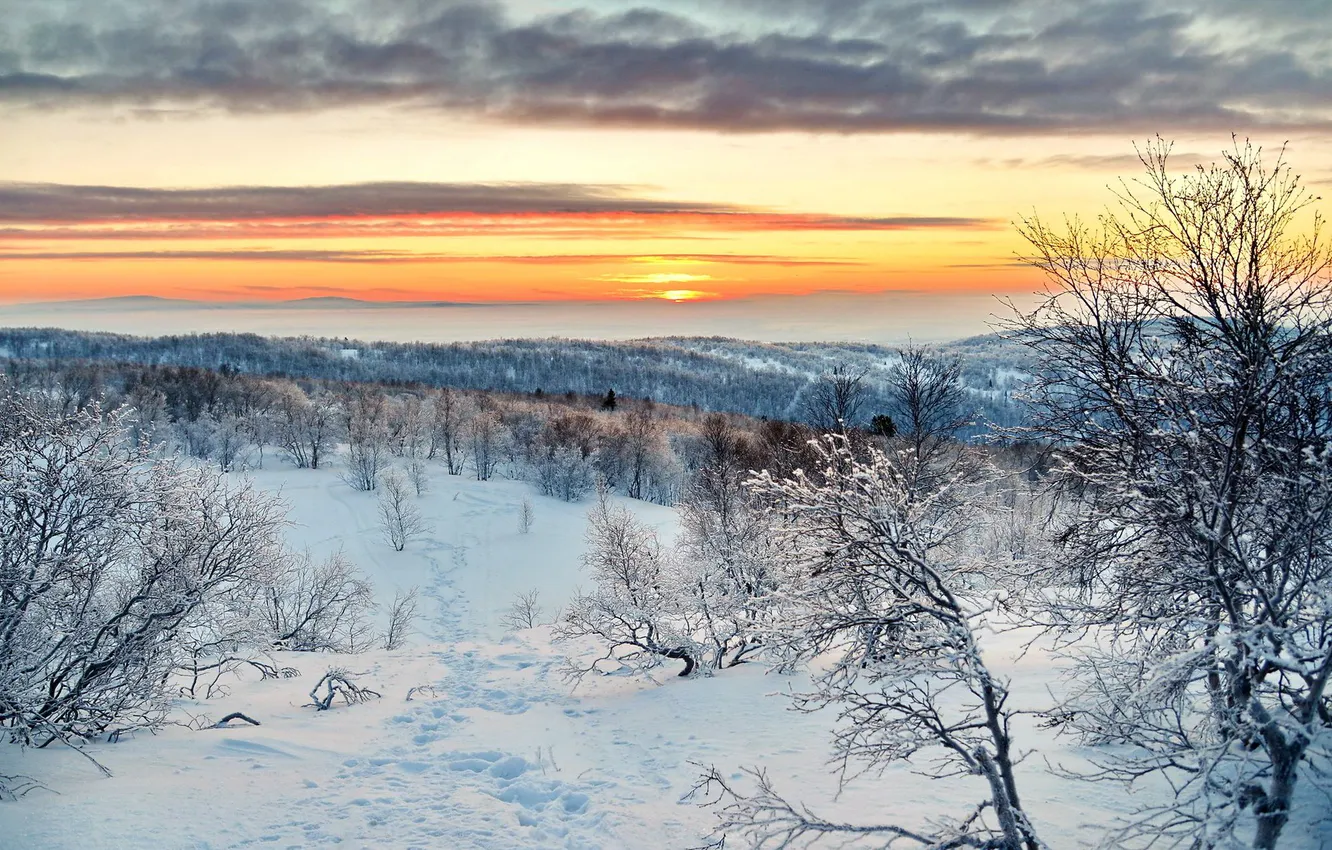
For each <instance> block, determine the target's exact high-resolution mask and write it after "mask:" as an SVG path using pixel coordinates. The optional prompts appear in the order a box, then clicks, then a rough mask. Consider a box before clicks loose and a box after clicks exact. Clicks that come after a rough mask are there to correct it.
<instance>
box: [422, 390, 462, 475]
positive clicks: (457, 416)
mask: <svg viewBox="0 0 1332 850" xmlns="http://www.w3.org/2000/svg"><path fill="white" fill-rule="evenodd" d="M471 415H472V410H471V407H470V405H468V404H466V403H465V401H464V399H462V398H460V397H459V394H458V393H457V392H455V391H454V390H452V389H450V388H449V387H444V388H443V389H441V390H440V391H439V395H437V396H435V398H434V402H433V404H432V405H431V419H430V434H429V446H430V448H429V449H428V452H427V454H428V456H429V457H431V458H436V457H439V458H443V460H444V468H445V469H446V470H448V473H449V475H461V474H462V471H463V465H464V461H465V459H466V456H467V453H466V450H465V449H464V433H465V431H464V429H465V426H466V425H467V421H468V419H470V418H471Z"/></svg>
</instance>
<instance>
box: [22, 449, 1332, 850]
mask: <svg viewBox="0 0 1332 850" xmlns="http://www.w3.org/2000/svg"><path fill="white" fill-rule="evenodd" d="M271 465H272V466H274V467H277V464H276V463H272V464H271ZM253 478H254V480H255V481H256V483H257V484H258V485H259V486H261V487H263V488H265V489H268V490H271V491H274V492H279V493H281V494H282V496H283V498H284V499H285V500H286V501H287V502H288V503H289V505H290V507H291V519H292V521H293V523H294V527H293V528H292V529H291V532H290V541H291V543H292V545H293V546H295V547H297V548H307V547H308V548H309V549H310V550H311V551H312V552H313V553H314V554H316V555H322V554H325V553H327V552H330V551H333V550H336V549H338V548H341V549H343V551H344V552H345V553H346V554H347V556H348V557H349V558H350V559H351V561H352V562H354V563H355V564H357V565H358V567H359V568H360V569H361V570H362V571H363V572H364V573H365V574H366V576H367V577H368V578H369V579H370V580H371V581H372V582H373V583H374V586H375V591H376V597H377V599H378V600H379V601H380V603H381V605H382V606H383V607H387V603H388V602H389V601H390V600H391V599H392V598H393V596H394V594H395V593H396V592H397V591H398V590H400V589H405V588H408V587H413V586H416V587H419V589H420V605H419V610H420V613H419V616H418V620H417V622H416V625H415V628H416V633H415V634H414V635H413V636H412V638H411V640H410V641H409V644H408V646H407V647H406V648H404V649H402V650H398V651H394V652H387V651H383V650H373V651H369V652H366V653H363V654H359V655H353V656H330V655H320V654H308V653H286V654H283V655H282V656H281V660H282V662H283V663H284V664H289V665H291V666H294V667H296V668H298V669H300V671H301V672H302V676H301V677H299V678H295V679H285V680H270V681H264V682H259V681H252V680H250V679H247V680H245V681H237V682H234V683H232V684H231V686H230V693H229V694H228V695H227V696H225V697H220V698H217V699H213V700H208V701H190V700H182V701H181V702H180V703H179V712H178V719H179V720H181V721H188V720H189V719H190V717H191V716H200V715H206V716H208V717H211V718H218V717H221V716H223V715H224V714H226V713H229V712H231V711H243V712H245V713H246V714H249V715H250V716H252V717H255V718H257V719H259V720H260V721H261V722H262V724H263V725H262V726H259V727H247V726H238V727H236V728H230V729H209V730H204V731H192V730H190V729H187V728H184V727H168V728H166V729H164V730H162V731H161V732H160V733H158V734H156V735H154V734H148V733H139V734H137V735H136V736H134V737H125V738H122V740H121V741H120V742H119V743H116V744H107V743H98V744H94V745H92V746H91V747H90V748H89V752H90V753H92V754H93V755H95V756H96V758H97V759H98V760H99V761H101V762H103V763H104V764H105V765H106V766H107V767H108V768H110V769H111V770H112V771H113V773H114V777H113V778H110V779H107V778H103V777H101V776H100V775H99V774H98V773H97V771H96V770H95V769H94V768H93V767H92V766H91V765H90V764H89V763H88V762H87V761H86V760H85V759H83V758H81V757H80V756H79V755H78V754H77V753H74V752H72V751H69V750H59V749H52V750H43V751H32V750H29V751H20V750H18V749H17V748H15V747H3V748H0V773H23V774H28V775H31V776H34V777H36V778H38V779H40V780H41V781H43V782H44V783H45V784H46V785H47V786H48V787H50V788H51V789H53V790H55V791H58V792H59V793H58V794H56V793H47V792H43V791H38V792H34V793H32V794H30V795H29V796H28V797H26V798H24V799H23V800H21V801H19V802H18V803H14V804H0V850H19V849H20V848H24V850H27V848H34V850H37V849H38V848H52V849H53V850H54V848H69V850H76V849H77V850H88V848H108V849H109V850H116V849H117V848H153V850H171V848H208V850H212V849H213V848H237V847H275V848H305V847H331V846H340V847H354V848H360V847H367V848H369V847H374V848H457V850H470V849H471V848H476V850H501V849H502V848H529V847H530V848H580V850H581V849H582V848H587V849H588V850H591V848H602V850H635V849H636V848H645V850H647V849H648V848H687V847H692V846H697V845H699V844H700V843H702V836H703V835H705V834H706V832H707V831H708V829H709V828H710V825H711V822H712V820H713V816H712V814H711V813H710V812H709V811H708V810H706V809H703V808H699V807H698V806H695V805H693V804H692V803H690V802H684V801H682V799H681V798H682V797H683V796H684V795H685V794H686V792H687V791H688V790H689V788H690V786H691V785H692V784H693V781H694V779H695V777H696V776H697V774H698V772H699V770H700V768H699V767H698V765H712V764H715V765H717V766H718V767H719V768H720V769H721V770H722V771H723V772H724V773H726V774H728V775H734V776H736V777H739V768H741V767H742V766H750V765H760V766H762V767H764V768H766V769H767V770H768V771H769V773H770V774H771V776H772V777H773V779H774V780H775V782H776V785H777V787H778V789H779V790H782V791H783V792H785V793H788V794H790V795H791V796H793V797H795V798H799V799H803V800H804V801H805V802H807V803H808V804H809V805H810V806H811V808H813V809H814V810H815V811H816V812H818V813H819V814H821V815H823V816H825V817H828V818H830V819H845V820H848V821H856V822H870V823H872V822H886V821H889V820H892V821H896V822H900V823H902V824H903V825H913V824H923V823H925V822H926V821H927V820H928V819H930V818H931V817H934V816H938V815H946V814H952V813H958V812H961V811H963V810H964V808H965V801H968V800H971V799H974V798H975V797H976V796H977V794H978V793H979V792H978V790H977V789H976V786H975V784H974V783H975V782H976V781H977V780H975V779H971V778H960V779H959V778H953V779H946V780H938V781H934V780H929V779H926V778H922V777H921V776H920V775H918V774H916V773H913V772H912V769H911V768H912V767H914V768H916V769H928V767H929V764H928V762H922V763H919V764H916V765H912V766H907V765H902V766H895V767H893V768H892V769H890V770H888V771H887V772H885V773H884V774H883V775H882V776H877V777H873V776H872V777H865V778H863V779H861V780H860V781H857V782H853V783H852V784H851V785H850V786H849V787H848V788H847V789H846V790H845V792H844V793H842V794H841V795H838V794H837V778H836V776H835V774H834V770H835V766H831V765H828V764H827V758H828V752H829V747H828V740H829V731H830V729H831V728H832V725H833V723H834V722H835V717H833V716H832V715H830V714H828V713H819V714H815V715H806V714H800V713H797V712H794V711H791V710H790V709H789V702H788V701H787V700H785V699H783V698H782V697H781V696H779V695H774V692H779V691H783V690H787V689H799V688H801V687H802V683H803V677H802V676H799V675H797V676H781V675H777V674H766V673H765V670H764V668H763V667H761V666H760V665H745V666H742V667H740V668H737V669H732V670H727V671H724V672H722V673H721V674H719V675H718V676H716V677H715V678H712V679H694V680H682V679H677V678H675V677H674V674H675V673H676V672H677V670H678V667H677V666H676V665H669V666H666V667H663V668H662V669H661V671H660V673H659V674H658V675H657V676H656V679H657V681H655V682H650V681H643V680H641V679H636V678H630V677H627V676H595V677H588V678H587V679H585V680H584V682H583V683H582V684H581V685H580V686H579V687H578V688H577V689H576V690H573V691H571V690H570V686H569V685H568V683H567V682H566V681H565V680H564V678H563V676H562V672H563V666H564V661H563V658H564V654H565V653H566V652H568V651H578V648H577V647H569V646H554V645H552V643H551V638H550V629H549V628H548V627H547V626H541V627H538V628H535V629H530V630H526V631H522V632H518V633H510V632H508V631H507V630H506V629H505V627H504V626H503V625H502V622H501V620H502V618H503V616H504V614H505V613H506V611H507V609H508V607H509V605H510V603H511V602H512V601H513V599H514V597H515V596H516V595H517V594H519V593H522V592H526V591H528V590H531V589H536V590H538V592H539V594H540V602H541V604H542V607H543V612H542V615H541V619H542V621H543V622H549V621H550V620H551V619H552V618H553V617H554V616H555V614H556V612H557V609H558V608H559V607H561V606H562V605H563V604H564V603H565V602H566V601H567V600H568V599H569V598H570V596H571V595H572V594H573V593H574V592H575V591H576V589H577V588H578V587H579V585H580V583H582V582H583V578H582V576H581V571H580V562H579V559H580V556H581V552H582V548H583V533H584V528H585V525H586V513H587V511H588V509H589V507H590V504H589V503H586V502H585V503H582V504H572V505H571V504H565V503H562V502H559V501H556V500H553V499H549V498H544V497H541V496H538V495H536V494H535V493H534V492H533V491H532V490H531V488H530V487H529V486H528V485H527V484H525V483H523V482H514V481H504V480H492V481H488V482H477V481H473V480H471V479H469V478H465V477H456V476H448V475H445V474H444V473H443V472H442V471H439V470H432V478H431V485H432V489H431V491H430V492H429V493H427V494H426V495H424V496H423V497H421V499H420V501H419V505H420V507H421V509H422V512H423V514H424V515H425V517H426V518H427V520H428V521H429V522H430V523H431V524H432V526H433V530H432V532H430V533H429V534H428V535H426V536H425V537H423V538H422V539H419V540H416V541H414V542H412V543H410V544H408V546H407V549H406V551H404V552H394V551H393V550H392V548H391V547H390V546H389V545H388V544H387V543H385V542H384V541H383V540H382V538H381V537H380V533H379V529H378V526H377V521H376V513H375V511H376V497H375V495H374V494H373V493H370V494H367V493H360V492H356V491H354V490H352V489H351V488H350V487H348V486H347V485H346V484H345V483H343V482H342V481H341V480H340V478H339V472H338V470H337V469H331V470H319V471H309V470H294V469H289V468H273V469H270V470H263V471H258V472H256V473H253ZM524 498H529V499H531V501H532V502H533V504H534V506H535V522H534V525H533V529H532V531H531V533H529V534H520V533H519V530H518V525H519V522H518V515H519V509H520V505H521V503H522V501H523V499H524ZM627 504H630V505H631V506H632V508H633V510H634V511H636V512H637V513H638V514H639V515H640V516H641V517H642V518H643V519H645V520H646V521H647V522H649V523H651V524H653V525H655V526H656V527H658V528H659V529H660V530H661V532H662V533H663V535H664V536H665V537H667V538H669V537H670V536H671V535H673V534H674V532H675V528H676V515H675V512H674V511H673V510H671V509H668V508H663V507H660V506H655V505H649V504H645V503H641V502H628V503H627ZM380 613H381V614H383V613H384V612H383V611H382V610H381V612H380ZM1021 643H1022V636H1020V635H1017V634H1011V633H1009V634H999V635H993V636H991V639H990V641H989V646H988V647H987V651H988V652H990V653H991V654H992V656H993V658H994V662H995V663H994V666H995V667H996V668H997V669H999V670H1002V671H1004V672H1008V673H1011V674H1014V676H1015V679H1016V682H1015V688H1014V697H1013V698H1014V700H1015V701H1020V704H1021V706H1022V707H1024V708H1030V709H1033V710H1035V709H1040V708H1043V707H1045V706H1048V705H1049V704H1051V702H1052V697H1051V695H1050V694H1051V691H1052V690H1055V691H1057V690H1058V689H1059V688H1060V687H1061V686H1062V684H1061V680H1060V677H1059V673H1058V669H1057V667H1056V666H1055V665H1053V664H1052V663H1051V661H1050V659H1049V657H1048V656H1046V655H1044V654H1042V653H1039V652H1030V653H1027V654H1025V655H1021V656H1019V649H1020V647H1021ZM330 666H343V667H346V668H348V669H349V670H351V671H353V672H354V673H356V674H359V675H357V676H356V681H357V682H358V683H359V684H362V685H365V686H368V687H371V688H374V689H375V690H378V691H380V692H381V693H382V694H383V698H382V699H378V700H373V701H371V702H369V703H366V704H363V705H357V706H350V707H346V706H341V705H338V706H337V707H335V708H334V709H333V710H331V711H327V712H319V713H316V712H315V711H314V710H313V709H311V708H307V707H304V703H306V702H308V701H309V700H308V691H309V689H310V688H311V687H312V686H313V685H314V683H315V682H316V681H317V680H318V678H319V676H320V675H321V674H322V672H323V671H324V670H325V669H327V668H328V667H330ZM413 688H422V690H418V691H416V692H415V693H413V694H412V698H411V699H410V700H408V699H407V695H408V692H409V691H410V690H411V689H413ZM1016 736H1017V741H1018V744H1019V746H1020V747H1022V748H1024V749H1025V748H1038V749H1039V750H1040V752H1039V753H1037V754H1033V755H1031V756H1030V757H1029V758H1028V759H1027V760H1026V761H1025V762H1024V763H1023V765H1022V767H1021V781H1022V783H1023V789H1024V793H1025V795H1026V797H1027V799H1026V800H1025V801H1024V802H1025V803H1026V804H1027V807H1028V808H1029V810H1030V811H1033V812H1035V813H1036V815H1037V817H1038V818H1039V822H1038V826H1039V828H1040V829H1041V831H1042V834H1043V836H1045V837H1046V840H1047V841H1050V842H1051V844H1052V846H1055V847H1061V848H1062V847H1085V846H1091V845H1092V844H1093V843H1095V842H1096V840H1097V839H1098V838H1099V837H1100V836H1101V835H1102V833H1103V829H1104V826H1105V825H1106V824H1107V823H1108V822H1110V821H1111V820H1112V819H1113V818H1114V817H1116V816H1119V815H1123V814H1126V813H1128V812H1130V811H1131V810H1132V807H1133V806H1134V805H1135V802H1137V800H1139V799H1141V798H1142V795H1150V794H1151V793H1153V791H1152V789H1150V788H1148V789H1143V790H1142V791H1140V792H1139V795H1138V796H1137V797H1135V796H1134V795H1132V794H1126V793H1124V792H1123V791H1122V790H1121V789H1119V788H1117V787H1114V786H1109V785H1098V784H1089V783H1084V782H1074V781H1072V780H1068V779H1063V778H1060V777H1059V776H1057V775H1054V774H1052V773H1051V772H1050V771H1049V769H1048V764H1065V765H1074V764H1077V763H1083V759H1084V758H1085V756H1086V755H1087V754H1086V753H1084V752H1080V751H1079V750H1077V749H1076V748H1074V747H1072V745H1071V742H1070V741H1068V740H1066V739H1058V738H1055V737H1054V736H1053V733H1052V732H1051V731H1050V730H1048V729H1046V728H1044V727H1043V726H1042V725H1041V724H1040V718H1038V717H1025V718H1023V719H1022V726H1021V727H1020V728H1018V729H1016ZM1306 794H1307V795H1308V796H1309V799H1310V807H1309V809H1308V810H1309V811H1310V812H1312V813H1313V815H1312V816H1310V817H1308V818H1306V822H1304V823H1296V824H1292V827H1291V834H1290V836H1289V839H1290V844H1289V846H1291V847H1300V846H1302V843H1303V846H1308V847H1317V846H1332V832H1330V831H1327V830H1328V827H1326V826H1322V827H1320V826H1318V825H1317V824H1315V823H1312V821H1315V820H1316V813H1317V812H1318V811H1320V810H1321V809H1320V808H1319V806H1320V805H1321V806H1322V807H1324V808H1325V807H1326V805H1327V803H1326V800H1324V799H1323V798H1322V797H1321V796H1320V795H1319V794H1318V792H1317V790H1316V789H1315V788H1314V787H1313V785H1312V783H1310V784H1308V785H1307V786H1306ZM1320 801H1321V803H1320ZM1320 829H1321V830H1322V831H1320ZM1301 830H1302V831H1301ZM848 846H856V845H848Z"/></svg>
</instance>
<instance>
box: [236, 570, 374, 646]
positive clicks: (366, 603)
mask: <svg viewBox="0 0 1332 850" xmlns="http://www.w3.org/2000/svg"><path fill="white" fill-rule="evenodd" d="M261 605H262V616H263V619H264V625H265V628H266V631H267V635H268V640H269V642H270V644H271V645H272V646H273V647H274V648H276V649H287V650H292V651H296V652H357V651H360V650H364V649H368V648H369V646H370V642H371V639H372V630H371V627H370V624H369V622H368V621H367V617H368V615H369V613H370V611H371V610H373V608H374V592H373V590H372V588H371V587H370V584H369V583H368V582H366V581H365V579H364V578H362V577H361V576H360V575H359V574H358V573H357V571H356V568H355V567H354V566H353V565H352V563H351V562H350V561H349V560H347V557H346V556H345V555H343V554H342V553H341V552H335V553H334V554H332V555H329V556H328V557H327V558H324V559H323V560H322V561H315V560H314V559H313V558H311V557H310V555H309V553H306V554H305V555H302V556H299V557H296V558H290V559H287V560H286V561H285V562H284V564H283V569H281V570H280V571H279V572H278V573H277V574H276V575H275V576H274V577H273V578H272V579H271V580H270V581H269V582H268V583H267V584H266V586H265V587H264V589H263V593H262V595H261Z"/></svg>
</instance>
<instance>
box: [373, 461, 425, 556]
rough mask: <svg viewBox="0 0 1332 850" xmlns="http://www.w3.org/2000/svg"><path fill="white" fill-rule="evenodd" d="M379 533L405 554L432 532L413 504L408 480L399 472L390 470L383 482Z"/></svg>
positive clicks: (384, 475) (419, 510) (381, 479)
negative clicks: (407, 548)
mask: <svg viewBox="0 0 1332 850" xmlns="http://www.w3.org/2000/svg"><path fill="white" fill-rule="evenodd" d="M380 481H381V484H382V488H381V492H380V494H379V530H380V531H381V532H382V533H383V535H384V539H385V540H387V541H388V543H389V545H391V546H392V547H393V548H394V550H396V551H398V552H401V551H402V550H403V549H405V548H406V547H407V544H408V543H410V542H412V541H413V540H415V539H416V538H417V537H420V536H421V535H422V534H425V533H426V532H428V531H429V530H430V525H429V523H427V522H426V521H425V517H423V516H421V509H420V508H418V507H417V506H416V505H415V504H413V502H412V495H411V491H410V490H409V485H408V483H407V479H405V478H403V477H402V474H401V473H399V472H398V471H397V470H396V469H390V470H389V471H388V472H386V473H384V474H383V475H382V476H381V478H380Z"/></svg>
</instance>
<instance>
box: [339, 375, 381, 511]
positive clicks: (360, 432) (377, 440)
mask: <svg viewBox="0 0 1332 850" xmlns="http://www.w3.org/2000/svg"><path fill="white" fill-rule="evenodd" d="M387 407H388V402H387V399H386V398H385V396H384V393H383V392H382V391H375V390H373V389H371V388H369V387H361V388H360V389H359V390H358V391H357V392H354V393H351V394H349V395H347V396H346V397H345V398H344V399H343V401H342V409H343V411H344V415H345V416H346V423H345V428H344V430H345V432H346V434H347V466H346V468H345V469H344V470H343V473H342V480H343V481H346V482H347V484H349V485H350V486H351V487H352V488H353V489H355V490H360V491H362V492H369V491H371V490H373V489H375V487H376V486H378V484H379V476H380V473H382V472H383V471H384V470H385V469H386V468H387V467H388V463H389V443H390V436H389V431H388V423H387V417H388V413H387Z"/></svg>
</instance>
